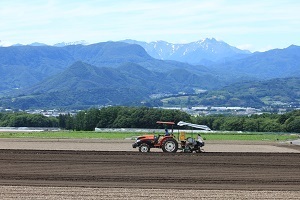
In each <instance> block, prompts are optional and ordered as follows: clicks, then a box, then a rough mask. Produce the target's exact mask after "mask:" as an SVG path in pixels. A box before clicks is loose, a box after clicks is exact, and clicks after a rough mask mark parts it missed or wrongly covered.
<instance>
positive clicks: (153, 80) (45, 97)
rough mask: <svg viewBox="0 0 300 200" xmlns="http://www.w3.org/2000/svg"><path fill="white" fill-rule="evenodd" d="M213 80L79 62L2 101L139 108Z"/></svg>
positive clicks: (24, 105)
mask: <svg viewBox="0 0 300 200" xmlns="http://www.w3.org/2000/svg"><path fill="white" fill-rule="evenodd" d="M213 81H214V80H211V81H205V80H202V81H201V77H200V76H198V75H195V74H193V73H191V72H189V71H187V70H184V69H174V70H172V71H169V72H165V73H162V72H154V71H149V70H148V69H146V68H144V67H142V66H140V65H138V64H134V63H126V64H124V65H122V66H120V67H118V68H107V67H96V66H92V65H89V64H86V63H83V62H79V61H78V62H76V63H74V64H73V65H71V66H70V67H68V68H67V69H66V70H65V71H63V72H62V73H60V74H58V75H55V76H52V77H50V78H49V79H47V80H45V81H42V82H41V83H39V84H37V85H35V86H33V87H31V88H28V89H25V90H21V91H18V92H16V93H18V96H15V97H13V98H11V97H9V98H3V99H2V106H6V107H18V108H22V109H28V108H38V107H44V108H45V107H49V106H50V107H52V106H55V107H92V106H95V105H110V104H112V105H124V104H126V105H138V104H140V103H141V101H144V100H147V99H149V96H150V95H152V94H155V93H178V92H180V91H193V90H194V88H205V87H210V85H209V84H210V83H211V82H213ZM12 99H13V100H12Z"/></svg>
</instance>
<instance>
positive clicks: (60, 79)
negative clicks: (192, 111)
mask: <svg viewBox="0 0 300 200" xmlns="http://www.w3.org/2000/svg"><path fill="white" fill-rule="evenodd" d="M299 76H300V47H298V46H290V47H288V48H286V49H274V50H270V51H267V52H256V53H251V52H249V51H244V50H240V49H237V48H235V47H232V46H230V45H228V44H226V43H225V42H222V41H221V42H220V41H217V40H215V39H205V40H202V41H198V42H194V43H189V44H185V45H178V44H170V43H167V42H164V41H159V42H152V43H145V42H138V41H134V40H125V41H122V42H103V43H97V44H91V45H82V44H77V45H68V44H65V43H61V44H60V45H57V46H47V45H43V44H38V43H35V44H34V45H31V46H30V45H26V46H11V47H0V94H2V98H1V99H0V106H9V107H14V108H22V109H27V108H36V107H40V108H42V107H70V106H71V107H72V106H73V107H81V106H85V107H91V106H96V105H108V104H111V105H125V104H126V105H138V104H139V103H140V102H141V101H147V100H149V99H150V96H153V95H154V94H160V95H163V94H177V93H190V94H191V93H194V92H195V91H197V90H199V89H202V90H209V91H210V90H216V89H221V88H222V87H224V86H228V85H229V84H232V83H238V82H245V81H249V80H252V81H253V80H260V81H261V80H266V79H272V78H286V77H299ZM294 83H297V81H294Z"/></svg>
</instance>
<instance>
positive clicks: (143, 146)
mask: <svg viewBox="0 0 300 200" xmlns="http://www.w3.org/2000/svg"><path fill="white" fill-rule="evenodd" d="M139 151H140V152H143V153H147V152H149V151H150V147H149V145H148V144H146V143H143V144H141V145H140V146H139Z"/></svg>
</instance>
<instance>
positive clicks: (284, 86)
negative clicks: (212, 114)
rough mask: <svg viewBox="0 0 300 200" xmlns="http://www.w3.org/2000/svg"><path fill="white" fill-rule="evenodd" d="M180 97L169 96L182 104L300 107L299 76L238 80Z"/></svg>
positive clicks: (171, 99) (170, 99)
mask: <svg viewBox="0 0 300 200" xmlns="http://www.w3.org/2000/svg"><path fill="white" fill-rule="evenodd" d="M183 96H184V95H183ZM183 96H177V97H173V98H169V101H173V102H180V103H181V105H183V106H187V105H184V103H188V106H199V105H204V106H243V107H256V108H261V107H264V106H272V107H286V108H292V107H299V106H300V77H290V78H276V79H271V80H267V81H248V82H239V83H235V84H232V85H229V86H226V87H224V88H222V89H221V90H215V91H207V92H205V93H200V94H198V95H195V94H190V95H185V96H186V97H188V98H189V99H190V100H189V102H187V101H186V99H184V98H183ZM177 99H181V101H178V100H177ZM161 100H162V101H166V100H164V98H163V99H161ZM173 106H174V105H173Z"/></svg>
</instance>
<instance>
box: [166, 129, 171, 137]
mask: <svg viewBox="0 0 300 200" xmlns="http://www.w3.org/2000/svg"><path fill="white" fill-rule="evenodd" d="M169 135H170V133H169V131H168V129H167V128H165V136H169Z"/></svg>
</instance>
